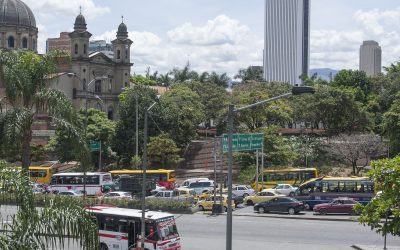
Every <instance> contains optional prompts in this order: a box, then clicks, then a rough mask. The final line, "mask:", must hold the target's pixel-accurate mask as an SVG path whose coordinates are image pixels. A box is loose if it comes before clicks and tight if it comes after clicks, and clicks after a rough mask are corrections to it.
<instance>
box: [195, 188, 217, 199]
mask: <svg viewBox="0 0 400 250" xmlns="http://www.w3.org/2000/svg"><path fill="white" fill-rule="evenodd" d="M218 191H219V190H217V195H218V194H219V192H218ZM213 195H214V190H213V189H212V190H208V191H206V192H203V193H201V194H199V195H197V197H196V198H197V200H205V199H207V198H209V197H211V196H213Z"/></svg>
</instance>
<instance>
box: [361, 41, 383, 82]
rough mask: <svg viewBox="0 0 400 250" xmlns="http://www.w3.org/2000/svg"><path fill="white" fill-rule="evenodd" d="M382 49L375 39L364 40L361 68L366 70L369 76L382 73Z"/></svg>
mask: <svg viewBox="0 0 400 250" xmlns="http://www.w3.org/2000/svg"><path fill="white" fill-rule="evenodd" d="M381 68H382V50H381V46H379V44H378V43H377V42H375V41H372V40H369V41H363V44H362V45H361V46H360V70H362V71H365V73H367V75H368V76H374V75H377V74H379V73H381Z"/></svg>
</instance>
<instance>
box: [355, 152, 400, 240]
mask: <svg viewBox="0 0 400 250" xmlns="http://www.w3.org/2000/svg"><path fill="white" fill-rule="evenodd" d="M371 167H372V170H371V171H370V172H369V176H370V178H371V179H373V180H374V181H375V183H376V184H375V188H377V190H380V191H382V193H381V194H380V195H379V196H377V197H375V198H374V199H372V201H371V202H369V203H368V204H367V205H366V206H362V205H358V206H357V207H356V209H357V210H358V211H361V212H362V214H361V216H360V217H359V219H358V220H359V222H360V223H362V224H364V225H368V226H370V227H371V229H372V230H375V231H376V232H378V233H381V234H382V235H385V234H392V235H395V236H400V195H399V194H400V185H399V183H400V157H399V156H397V157H395V158H393V159H383V160H378V161H373V162H372V164H371ZM389 213H390V214H391V219H390V220H387V221H386V222H385V223H382V218H385V217H387V216H388V214H389Z"/></svg>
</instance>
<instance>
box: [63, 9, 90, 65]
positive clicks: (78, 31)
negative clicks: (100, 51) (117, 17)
mask: <svg viewBox="0 0 400 250" xmlns="http://www.w3.org/2000/svg"><path fill="white" fill-rule="evenodd" d="M91 36H92V34H91V33H90V32H88V31H87V29H86V20H85V17H84V16H83V15H82V13H79V15H78V16H77V17H76V19H75V24H74V31H73V32H71V33H69V37H70V38H71V58H72V60H88V59H89V38H90V37H91Z"/></svg>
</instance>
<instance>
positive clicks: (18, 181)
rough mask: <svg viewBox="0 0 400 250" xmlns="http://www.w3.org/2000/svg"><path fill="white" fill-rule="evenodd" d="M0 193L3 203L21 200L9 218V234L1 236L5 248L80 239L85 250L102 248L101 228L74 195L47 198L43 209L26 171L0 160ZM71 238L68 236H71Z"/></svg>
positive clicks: (51, 245)
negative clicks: (17, 169)
mask: <svg viewBox="0 0 400 250" xmlns="http://www.w3.org/2000/svg"><path fill="white" fill-rule="evenodd" d="M0 190H1V191H0V195H1V196H2V197H3V198H2V199H3V200H2V201H3V202H5V203H6V202H17V204H16V205H17V208H18V210H17V212H16V214H15V215H14V216H10V217H9V218H5V217H3V216H1V214H0V217H2V218H3V219H6V220H8V221H9V223H8V224H5V225H3V229H5V230H7V233H2V235H1V236H0V248H1V249H18V250H29V249H41V250H46V249H49V248H56V247H57V248H62V249H64V248H65V246H68V243H69V242H77V243H79V244H80V247H81V248H82V249H98V247H99V242H98V236H97V233H98V227H97V224H96V223H95V221H93V217H92V215H90V214H89V213H88V212H87V211H86V210H85V209H84V208H83V206H82V205H80V204H79V203H77V202H73V200H72V199H71V198H67V199H66V198H62V197H59V196H56V197H54V198H50V197H46V198H44V205H43V207H42V208H41V209H40V210H39V209H38V208H37V207H36V204H35V196H34V194H33V191H32V187H31V183H30V181H29V177H28V175H27V174H26V172H21V171H15V169H14V168H11V167H9V166H7V164H6V163H5V162H0ZM67 237H68V238H67Z"/></svg>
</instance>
